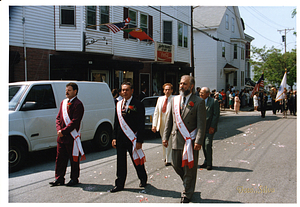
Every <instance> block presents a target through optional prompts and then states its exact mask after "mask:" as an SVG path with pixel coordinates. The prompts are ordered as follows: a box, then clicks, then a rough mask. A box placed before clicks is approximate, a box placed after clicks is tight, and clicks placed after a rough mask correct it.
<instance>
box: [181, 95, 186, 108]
mask: <svg viewBox="0 0 300 207" xmlns="http://www.w3.org/2000/svg"><path fill="white" fill-rule="evenodd" d="M185 101H186V97H185V96H184V97H183V102H182V105H181V110H182V111H183V109H184V106H185Z"/></svg>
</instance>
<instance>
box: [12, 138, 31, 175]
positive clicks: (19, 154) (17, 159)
mask: <svg viewBox="0 0 300 207" xmlns="http://www.w3.org/2000/svg"><path fill="white" fill-rule="evenodd" d="M27 154H28V152H27V150H26V149H25V147H24V146H22V144H20V143H19V142H12V143H10V144H9V151H8V163H9V171H12V172H14V171H17V170H19V169H21V167H22V166H23V165H24V163H25V161H26V158H27Z"/></svg>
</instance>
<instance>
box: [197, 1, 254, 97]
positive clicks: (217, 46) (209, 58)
mask: <svg viewBox="0 0 300 207" xmlns="http://www.w3.org/2000/svg"><path fill="white" fill-rule="evenodd" d="M193 14H194V15H193V24H194V27H195V28H197V29H199V30H201V31H204V32H205V33H203V32H201V31H199V30H197V29H194V44H195V46H194V48H195V49H194V50H195V52H194V54H195V55H194V57H195V58H194V59H195V80H196V86H199V87H204V86H206V87H209V88H210V89H211V90H213V89H216V90H217V91H220V90H221V89H227V88H228V87H229V86H234V87H235V88H236V89H237V90H240V89H243V88H244V86H245V78H246V77H245V73H246V74H247V76H248V74H249V70H250V65H249V57H250V53H248V52H249V49H250V42H251V41H252V40H253V38H252V37H251V36H249V35H245V34H244V23H243V20H242V18H241V17H240V13H239V9H238V7H237V6H199V7H196V8H194V11H193ZM246 46H247V48H246ZM246 49H248V50H247V55H248V56H247V57H245V54H246V53H245V51H246Z"/></svg>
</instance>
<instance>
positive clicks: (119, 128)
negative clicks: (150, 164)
mask: <svg viewBox="0 0 300 207" xmlns="http://www.w3.org/2000/svg"><path fill="white" fill-rule="evenodd" d="M121 93H122V96H123V99H122V101H119V102H118V103H117V107H116V116H115V124H114V139H113V141H112V146H113V147H114V148H116V149H117V179H116V180H115V186H114V188H112V189H111V190H110V192H111V193H115V192H118V191H121V190H123V189H124V185H125V181H126V177H127V151H128V152H129V155H130V157H131V160H132V162H133V165H134V167H135V170H136V172H137V175H138V178H139V179H140V185H139V186H140V187H145V186H146V185H147V173H146V170H145V166H144V162H145V161H146V158H145V154H144V152H143V150H142V143H143V138H144V128H145V107H144V105H143V104H142V103H141V102H140V101H138V100H137V99H135V98H133V96H132V94H133V88H132V85H131V83H130V82H126V83H123V84H122V85H121Z"/></svg>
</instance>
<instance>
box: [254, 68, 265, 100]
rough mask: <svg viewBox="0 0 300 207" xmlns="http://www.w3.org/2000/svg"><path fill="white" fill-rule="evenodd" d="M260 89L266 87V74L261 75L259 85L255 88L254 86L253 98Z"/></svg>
mask: <svg viewBox="0 0 300 207" xmlns="http://www.w3.org/2000/svg"><path fill="white" fill-rule="evenodd" d="M260 87H262V88H263V87H264V73H263V74H262V75H261V77H260V78H259V80H258V81H257V83H256V84H255V86H254V89H253V91H252V93H251V98H252V97H253V96H254V94H255V93H256V92H258V91H259V88H260Z"/></svg>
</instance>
